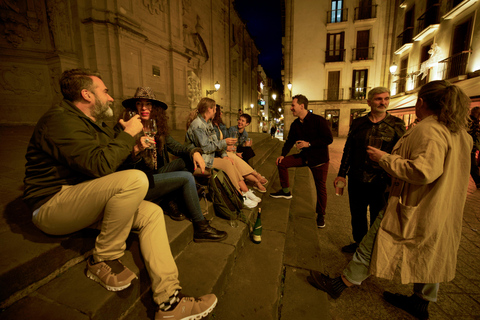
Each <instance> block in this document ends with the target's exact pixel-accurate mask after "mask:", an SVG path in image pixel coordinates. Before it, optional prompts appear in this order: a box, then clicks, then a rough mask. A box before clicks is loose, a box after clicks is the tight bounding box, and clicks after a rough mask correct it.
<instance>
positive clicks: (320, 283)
mask: <svg viewBox="0 0 480 320" xmlns="http://www.w3.org/2000/svg"><path fill="white" fill-rule="evenodd" d="M307 281H308V282H309V283H310V284H311V285H312V286H314V287H315V288H317V289H320V290H322V291H325V292H326V293H328V295H329V296H330V297H332V298H333V299H338V298H339V297H340V295H341V294H342V292H343V290H344V289H346V288H347V285H346V284H345V283H343V281H342V278H341V277H337V278H335V279H332V278H330V277H329V276H326V275H324V274H323V273H320V272H318V271H310V276H308V277H307Z"/></svg>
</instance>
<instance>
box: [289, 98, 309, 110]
mask: <svg viewBox="0 0 480 320" xmlns="http://www.w3.org/2000/svg"><path fill="white" fill-rule="evenodd" d="M293 99H297V103H298V104H303V106H304V107H305V110H307V108H308V99H307V97H305V96H304V95H303V94H297V95H294V96H293V98H292V101H293Z"/></svg>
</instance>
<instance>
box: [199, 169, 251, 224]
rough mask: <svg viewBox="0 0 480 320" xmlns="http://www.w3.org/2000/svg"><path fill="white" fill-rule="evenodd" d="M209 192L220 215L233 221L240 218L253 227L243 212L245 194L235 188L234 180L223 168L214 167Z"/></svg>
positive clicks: (209, 182) (217, 213)
mask: <svg viewBox="0 0 480 320" xmlns="http://www.w3.org/2000/svg"><path fill="white" fill-rule="evenodd" d="M208 193H209V194H210V198H211V200H212V203H213V209H214V211H215V214H216V215H217V216H218V217H220V218H223V219H227V220H231V221H233V220H237V219H238V218H240V220H241V221H243V222H245V223H246V224H247V225H248V226H249V227H251V222H250V221H247V219H246V217H245V215H244V214H243V213H242V208H243V196H242V195H241V194H240V192H238V190H237V189H235V187H234V186H233V184H232V181H230V178H229V177H228V176H227V174H226V173H225V172H224V171H223V170H220V169H215V168H213V169H212V175H211V176H210V178H209V180H208Z"/></svg>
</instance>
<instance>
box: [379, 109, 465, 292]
mask: <svg viewBox="0 0 480 320" xmlns="http://www.w3.org/2000/svg"><path fill="white" fill-rule="evenodd" d="M470 150H472V139H471V137H470V136H469V135H468V133H467V132H466V131H465V130H462V131H461V132H459V133H457V134H452V133H451V132H450V131H449V130H448V129H447V128H446V127H445V126H444V125H442V124H440V123H439V122H438V121H437V120H436V118H435V117H434V116H430V117H427V118H425V119H424V120H422V121H420V122H419V123H418V124H417V125H416V126H415V127H413V128H412V129H411V130H409V131H407V132H406V133H405V134H404V135H403V137H402V138H401V139H400V140H399V141H398V142H397V144H396V145H395V147H394V148H393V150H392V154H386V155H384V156H382V158H381V159H380V161H379V164H380V166H381V167H382V168H384V169H385V170H386V171H387V172H388V173H389V174H390V175H391V176H392V177H393V179H392V187H391V189H390V197H389V199H388V203H387V206H386V209H385V212H384V217H383V220H382V222H381V224H380V228H379V230H378V234H377V237H376V239H375V245H374V249H373V253H372V260H371V265H370V272H371V274H373V275H375V276H377V277H381V278H386V279H392V278H393V275H394V272H395V269H396V268H397V266H398V265H399V264H400V273H401V281H402V283H412V282H413V283H437V282H444V281H450V280H452V279H453V278H454V276H455V268H456V263H457V251H458V246H459V244H460V237H461V231H462V217H463V207H464V205H465V198H466V194H467V187H468V182H469V178H470Z"/></svg>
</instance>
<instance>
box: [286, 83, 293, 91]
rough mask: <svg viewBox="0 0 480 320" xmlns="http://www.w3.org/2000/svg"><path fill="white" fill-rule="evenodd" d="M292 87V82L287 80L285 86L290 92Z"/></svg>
mask: <svg viewBox="0 0 480 320" xmlns="http://www.w3.org/2000/svg"><path fill="white" fill-rule="evenodd" d="M292 87H293V85H292V83H291V82H289V83H288V84H287V88H288V90H290V92H292Z"/></svg>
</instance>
